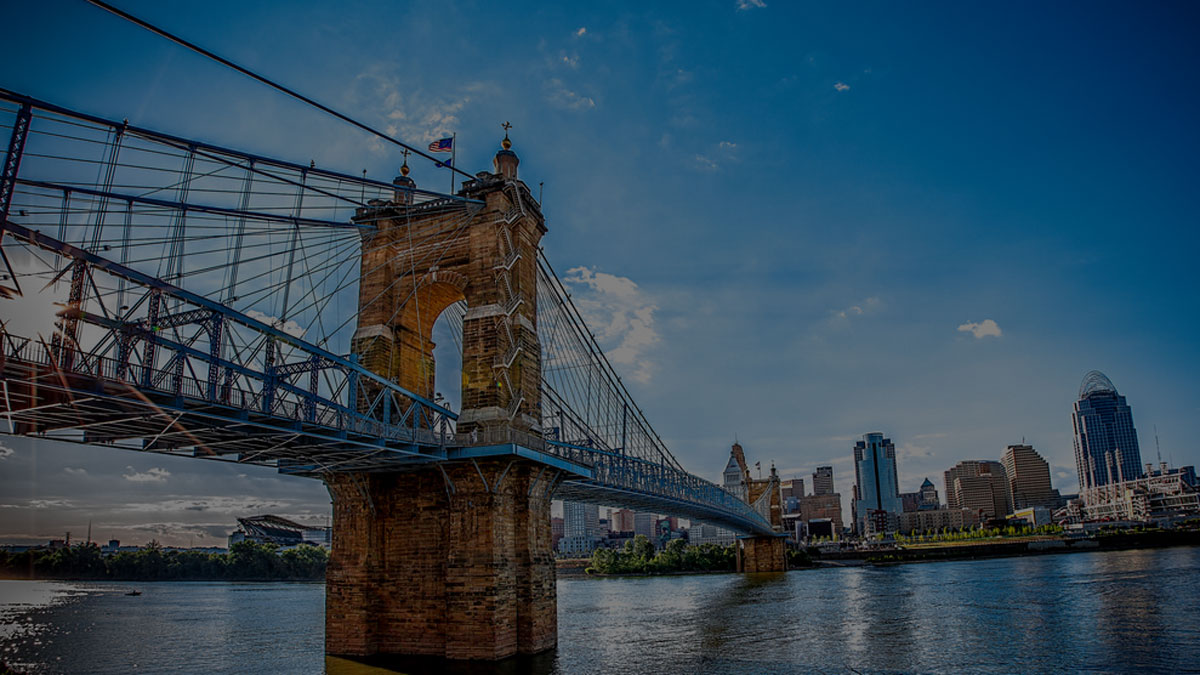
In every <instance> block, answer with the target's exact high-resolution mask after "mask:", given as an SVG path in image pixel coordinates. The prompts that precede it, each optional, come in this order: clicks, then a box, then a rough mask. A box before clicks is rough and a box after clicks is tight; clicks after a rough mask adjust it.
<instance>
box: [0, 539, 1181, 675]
mask: <svg viewBox="0 0 1200 675" xmlns="http://www.w3.org/2000/svg"><path fill="white" fill-rule="evenodd" d="M14 583H15V584H25V585H24V586H21V585H10V584H14ZM139 588H140V589H141V590H142V591H143V592H144V595H143V596H141V597H135V598H131V597H127V596H125V595H124V592H125V590H127V589H128V587H127V586H125V585H120V584H55V583H52V582H0V636H7V637H0V657H2V658H4V659H5V660H7V661H9V662H16V663H17V664H21V669H22V670H28V671H30V672H32V673H60V672H96V673H128V672H130V671H133V670H140V671H145V672H163V671H168V670H170V671H172V672H184V673H243V672H255V673H289V674H290V673H311V672H320V671H321V670H325V671H326V672H328V673H332V674H334V675H340V674H346V675H358V674H361V673H392V672H403V673H411V674H418V673H470V674H474V673H489V674H491V673H527V672H528V673H536V674H542V675H548V674H551V673H553V674H560V673H563V674H565V673H570V674H571V675H576V674H578V673H582V674H584V675H587V674H589V673H611V672H614V671H616V672H628V673H643V672H670V673H678V672H695V673H748V672H753V673H771V672H826V673H850V672H859V673H868V672H914V671H936V672H963V671H982V672H1035V671H1037V672H1046V671H1068V672H1075V671H1079V670H1092V671H1122V670H1131V669H1137V668H1142V669H1148V670H1155V671H1171V670H1180V669H1185V668H1194V667H1195V665H1196V664H1197V663H1200V548H1179V549H1169V550H1159V551H1128V552H1116V553H1080V554H1061V555H1045V556H1038V557H1030V558H1011V559H1001V560H981V561H956V562H938V563H929V564H919V565H907V566H900V567H877V568H872V567H865V568H840V569H818V570H806V571H795V572H789V573H787V574H777V575H737V574H717V575H696V576H680V577H649V578H625V579H564V580H561V581H560V582H559V585H558V592H559V646H558V649H557V650H555V651H551V652H547V653H545V654H540V655H537V656H534V657H517V658H513V659H509V660H506V661H502V662H499V663H495V664H492V663H462V662H447V661H444V660H440V659H411V658H410V659H397V658H373V659H363V660H355V659H339V658H326V657H325V656H324V655H323V653H322V652H323V621H324V613H323V608H324V589H323V587H322V586H321V585H316V584H286V583H281V584H233V583H158V584H140V585H139Z"/></svg>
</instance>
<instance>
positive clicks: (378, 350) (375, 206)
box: [325, 136, 558, 660]
mask: <svg viewBox="0 0 1200 675" xmlns="http://www.w3.org/2000/svg"><path fill="white" fill-rule="evenodd" d="M518 163H519V160H518V158H517V156H516V154H514V153H513V152H512V151H511V149H510V143H509V142H508V138H507V136H506V137H505V142H504V149H503V150H501V151H500V152H499V153H497V155H496V158H495V172H486V171H484V172H480V173H479V174H477V175H476V178H475V179H473V180H469V181H467V182H466V183H465V184H464V185H463V188H462V190H461V191H460V195H462V196H464V197H467V198H469V199H472V200H477V201H478V202H482V206H480V205H478V204H474V205H467V206H465V207H464V205H463V203H462V202H459V201H455V200H445V199H443V200H436V201H431V202H425V203H420V204H417V203H415V201H414V200H413V199H412V196H413V192H412V188H413V187H414V184H413V182H412V180H411V179H409V178H408V176H407V167H405V169H402V173H403V174H404V175H402V176H401V177H399V178H397V179H396V181H395V183H396V190H395V194H394V198H393V199H392V200H388V201H382V200H380V201H377V202H372V203H371V205H370V206H368V207H365V208H362V209H360V210H359V211H358V214H357V216H356V220H357V221H358V222H361V223H370V224H371V225H373V226H374V227H373V229H372V230H368V231H367V232H368V233H367V234H365V235H364V239H363V245H362V249H363V252H362V267H361V271H360V274H361V283H360V287H359V302H358V326H357V330H356V332H355V334H354V338H353V342H352V350H353V353H354V354H355V355H356V356H357V358H358V359H359V363H361V364H362V365H363V366H364V367H366V368H367V369H369V370H371V371H372V372H375V373H378V374H379V375H382V376H383V377H385V378H387V379H389V380H392V381H394V382H396V383H397V384H398V385H400V386H401V387H404V388H405V389H408V390H409V391H411V392H413V393H415V394H417V395H419V396H423V397H425V398H427V399H432V398H433V397H434V367H435V364H434V361H433V349H434V343H433V340H432V334H433V325H434V322H435V321H436V320H437V318H438V316H439V315H440V314H441V313H442V312H443V311H444V310H445V309H446V308H447V307H449V306H450V305H452V304H453V303H455V302H459V301H465V302H466V305H467V311H466V314H465V316H464V319H463V328H462V332H463V335H462V338H463V366H462V382H463V384H462V411H461V413H460V415H459V418H458V428H457V431H458V433H459V434H460V436H459V438H463V437H464V436H465V435H469V437H470V438H473V439H479V440H480V441H481V442H483V443H488V442H498V441H499V439H506V438H507V437H506V436H505V434H506V433H507V431H508V430H509V429H517V430H519V431H521V432H524V433H526V434H532V435H533V436H535V437H536V436H540V434H541V425H540V412H539V411H540V381H541V348H540V344H539V342H538V337H537V323H536V322H537V248H538V242H539V241H540V240H541V237H542V235H543V234H545V232H546V228H545V223H544V220H543V218H542V215H541V211H540V207H539V206H538V204H537V202H535V201H534V200H533V198H532V196H531V194H530V192H529V189H528V187H526V185H525V184H524V183H522V182H521V181H520V180H518V179H517V166H518ZM366 395H368V396H369V395H370V392H369V391H368V392H367V393H366ZM405 406H407V402H406V401H397V402H396V404H395V406H394V407H395V409H400V408H402V407H405ZM374 414H390V413H389V412H386V411H383V412H379V411H377V412H376V413H374ZM422 466H424V467H425V468H420V469H416V470H413V471H405V472H396V473H336V474H329V475H328V477H327V478H326V485H327V487H328V488H329V493H330V496H331V497H332V499H333V548H332V553H331V556H330V562H329V569H328V573H327V578H326V602H325V607H326V618H325V626H326V631H325V649H326V652H327V653H330V654H339V655H359V656H362V655H371V654H412V655H430V656H443V657H446V658H451V659H489V660H494V659H501V658H505V657H507V656H511V655H513V654H517V653H522V654H532V653H536V652H540V651H544V650H546V649H550V648H552V647H554V646H555V644H556V643H557V631H558V627H557V598H556V594H555V569H554V558H553V552H552V550H551V528H550V497H551V494H552V491H553V490H552V486H553V481H552V480H550V479H549V478H548V476H547V477H546V478H543V477H542V473H543V472H542V471H541V469H542V466H541V465H539V464H537V463H535V462H533V461H529V460H524V459H515V458H511V457H505V458H491V459H479V460H477V461H476V460H469V461H462V462H446V463H442V464H440V465H437V466H434V465H422Z"/></svg>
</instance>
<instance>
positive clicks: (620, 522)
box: [612, 509, 633, 532]
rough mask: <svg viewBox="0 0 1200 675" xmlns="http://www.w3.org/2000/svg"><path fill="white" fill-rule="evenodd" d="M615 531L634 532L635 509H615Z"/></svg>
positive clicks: (613, 527) (613, 526) (613, 525)
mask: <svg viewBox="0 0 1200 675" xmlns="http://www.w3.org/2000/svg"><path fill="white" fill-rule="evenodd" d="M612 529H613V531H614V532H633V511H630V510H629V509H618V510H616V511H613V524H612Z"/></svg>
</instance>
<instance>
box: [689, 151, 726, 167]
mask: <svg viewBox="0 0 1200 675" xmlns="http://www.w3.org/2000/svg"><path fill="white" fill-rule="evenodd" d="M692 162H693V164H694V165H695V167H696V168H697V169H700V170H701V171H716V170H717V169H719V168H721V167H720V165H719V164H717V163H716V162H715V161H713V160H712V158H710V157H706V156H704V155H700V154H697V155H696V156H695V157H693V158H692Z"/></svg>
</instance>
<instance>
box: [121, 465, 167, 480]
mask: <svg viewBox="0 0 1200 675" xmlns="http://www.w3.org/2000/svg"><path fill="white" fill-rule="evenodd" d="M125 468H126V469H129V473H127V474H123V478H125V480H127V481H130V482H131V483H165V482H167V478H169V477H170V476H171V472H170V471H167V470H166V469H160V468H158V467H153V468H150V469H147V470H146V471H145V472H142V473H139V472H137V471H134V470H133V467H132V466H127V467H125Z"/></svg>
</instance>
